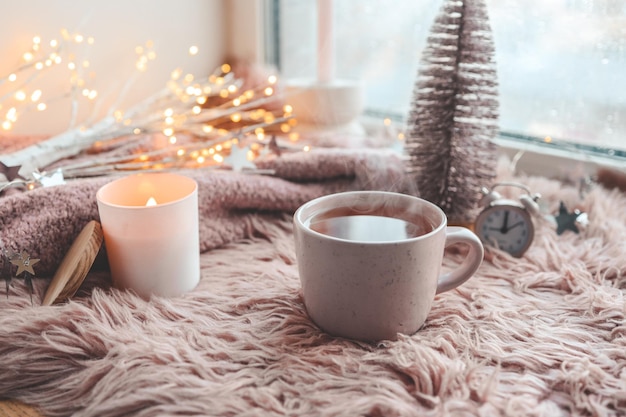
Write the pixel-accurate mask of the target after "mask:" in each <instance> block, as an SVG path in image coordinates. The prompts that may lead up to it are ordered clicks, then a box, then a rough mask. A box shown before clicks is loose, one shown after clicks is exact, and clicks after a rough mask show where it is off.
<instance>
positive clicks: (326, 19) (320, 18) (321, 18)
mask: <svg viewBox="0 0 626 417" xmlns="http://www.w3.org/2000/svg"><path fill="white" fill-rule="evenodd" d="M333 36H334V35H333V0H317V80H318V81H319V82H321V83H329V82H331V81H332V80H333V78H334V73H335V62H334V59H335V56H334V55H335V44H334V39H333Z"/></svg>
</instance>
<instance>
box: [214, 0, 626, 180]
mask: <svg viewBox="0 0 626 417" xmlns="http://www.w3.org/2000/svg"><path fill="white" fill-rule="evenodd" d="M224 1H225V2H227V3H230V7H231V17H232V16H236V17H237V21H238V25H237V26H239V27H238V28H236V29H237V30H241V31H242V33H241V34H240V36H237V35H234V34H233V33H232V32H233V31H234V30H235V26H236V25H235V24H234V23H236V22H235V21H234V19H231V22H230V23H231V24H230V25H229V26H230V28H231V29H230V31H231V34H230V36H231V37H232V38H233V39H235V38H236V39H238V42H237V43H236V44H231V46H232V47H233V48H232V49H231V50H233V52H234V54H235V56H237V57H241V58H244V59H247V60H248V61H251V62H256V63H259V64H264V65H268V66H273V67H275V68H277V70H280V59H281V57H280V56H279V52H278V51H279V48H278V42H279V28H278V24H279V23H278V19H276V18H275V13H277V12H278V7H279V6H278V5H279V0H224ZM252 3H253V6H252V7H251V4H252ZM242 18H243V22H248V25H244V26H245V27H243V28H242V27H241V26H242V25H241V22H242V21H241V19H242ZM250 22H253V23H252V24H250ZM376 116H377V117H380V118H381V121H382V118H384V117H385V115H376ZM376 116H373V115H367V114H366V115H364V118H365V119H367V120H369V121H370V122H371V121H372V120H373V119H374V118H375V117H376ZM387 116H389V117H392V119H394V118H393V115H387ZM296 117H297V116H296ZM395 119H398V117H397V115H396V117H395ZM365 123H367V121H366V122H365ZM394 123H398V124H400V123H402V122H400V121H394ZM402 124H403V123H402ZM495 142H496V144H497V145H498V150H499V152H500V153H501V154H503V155H506V156H507V157H509V159H511V160H512V161H514V163H515V171H516V172H518V173H525V174H528V175H540V176H544V177H548V178H561V177H563V176H565V175H567V174H568V172H565V170H564V169H563V168H562V167H567V168H568V169H570V170H571V169H572V167H576V170H577V173H578V174H581V175H589V176H593V175H594V174H595V173H596V172H597V171H598V169H600V168H611V169H616V170H619V171H622V172H626V151H623V150H615V151H614V152H613V154H612V155H611V154H608V152H607V150H606V149H605V148H599V147H594V146H590V145H580V144H576V143H572V142H566V141H554V142H546V141H544V140H542V139H540V138H535V137H530V136H522V135H517V134H510V133H506V132H501V133H500V134H499V137H498V138H497V139H496V140H495Z"/></svg>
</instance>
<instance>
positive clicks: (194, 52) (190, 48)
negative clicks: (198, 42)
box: [189, 45, 198, 56]
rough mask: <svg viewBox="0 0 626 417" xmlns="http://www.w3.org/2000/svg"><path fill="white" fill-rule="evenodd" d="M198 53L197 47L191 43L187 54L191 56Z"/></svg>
mask: <svg viewBox="0 0 626 417" xmlns="http://www.w3.org/2000/svg"><path fill="white" fill-rule="evenodd" d="M197 54H198V47H197V46H195V45H193V46H190V47H189V55H191V56H193V55H197Z"/></svg>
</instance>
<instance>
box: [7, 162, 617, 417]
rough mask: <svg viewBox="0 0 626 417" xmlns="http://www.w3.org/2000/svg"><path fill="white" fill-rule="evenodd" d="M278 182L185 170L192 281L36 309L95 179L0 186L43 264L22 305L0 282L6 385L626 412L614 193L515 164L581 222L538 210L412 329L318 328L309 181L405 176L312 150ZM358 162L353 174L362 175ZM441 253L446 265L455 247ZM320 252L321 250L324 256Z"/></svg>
mask: <svg viewBox="0 0 626 417" xmlns="http://www.w3.org/2000/svg"><path fill="white" fill-rule="evenodd" d="M273 164H274V165H273V166H274V167H275V168H276V169H277V176H276V177H261V176H247V175H244V174H233V173H212V174H207V173H199V172H190V173H189V174H190V175H192V176H194V177H195V178H196V179H197V180H198V182H199V184H200V201H201V208H200V210H201V223H202V225H201V240H202V250H203V254H202V256H201V262H202V278H201V281H200V284H199V285H198V287H197V288H196V289H195V290H193V291H191V292H189V293H188V294H185V295H184V296H181V297H177V298H172V299H166V298H159V297H154V298H152V299H151V300H149V301H146V300H142V299H141V298H138V297H136V296H134V295H133V294H131V293H129V292H123V291H119V290H116V289H113V288H111V287H110V281H109V277H108V275H107V273H106V272H97V271H95V272H93V273H91V274H90V276H89V277H88V281H87V282H86V283H85V285H84V286H83V288H82V289H81V290H80V291H79V293H78V294H77V295H76V296H75V298H74V299H73V300H72V301H70V302H69V303H67V304H64V305H59V306H52V307H40V306H37V303H38V302H39V301H40V300H41V298H42V295H43V292H44V291H45V288H46V286H47V283H48V280H47V279H46V277H47V276H49V274H50V273H51V272H52V271H53V270H54V268H55V265H56V264H57V263H58V261H59V258H60V257H61V256H62V254H63V253H64V252H65V250H66V249H65V248H66V247H67V246H68V245H69V244H70V243H71V241H72V239H73V236H75V235H76V234H77V233H78V231H79V230H80V228H81V227H82V225H83V224H84V223H86V222H87V221H88V220H90V219H92V218H95V217H96V216H97V211H96V208H95V201H94V195H95V191H96V190H97V188H98V187H99V186H100V185H101V184H102V183H103V182H104V181H107V180H89V181H81V182H76V183H74V184H72V185H66V186H62V187H58V188H49V189H40V190H36V191H33V192H30V193H24V194H18V195H11V196H5V197H0V227H1V229H0V237H1V238H2V240H3V241H4V242H5V243H8V244H10V245H11V246H12V247H13V248H14V249H18V248H28V249H29V251H30V252H31V254H33V256H36V257H40V258H41V259H42V261H41V263H40V265H41V268H40V269H38V270H37V272H38V275H39V276H41V278H39V279H36V280H35V287H36V288H35V296H34V300H35V302H34V304H35V305H34V306H31V303H30V298H29V295H28V291H27V289H26V287H25V286H24V285H23V282H22V281H21V280H17V279H14V280H13V284H12V287H11V290H10V293H9V295H8V298H7V297H6V296H5V294H4V286H1V287H0V398H2V397H8V398H18V399H21V400H23V401H24V402H26V403H29V404H33V405H36V406H38V407H39V408H40V409H41V410H42V412H43V413H44V414H46V415H50V416H65V415H74V416H128V415H136V416H172V415H202V416H206V415H219V416H222V415H228V416H232V415H244V416H245V415H262V416H273V415H276V416H279V415H281V416H282V415H329V416H330V415H333V416H334V415H351V416H352V415H363V416H444V415H458V416H469V415H480V416H566V415H576V416H617V415H624V413H625V412H626V371H624V369H626V323H625V322H624V315H625V314H626V304H625V294H624V291H625V289H626V212H625V211H624V210H623V207H626V197H625V196H624V195H623V194H620V193H619V192H617V191H607V190H604V189H602V188H599V187H598V188H595V189H593V190H592V191H591V192H590V193H589V194H587V195H586V196H585V197H584V198H583V199H579V197H578V194H577V192H576V190H574V189H573V188H569V187H567V186H564V185H563V184H560V183H558V182H556V181H549V180H545V179H537V178H517V180H520V181H523V182H524V183H525V184H526V185H528V186H529V187H531V189H532V190H533V191H537V192H540V193H542V194H543V196H544V201H546V202H547V205H546V210H548V211H551V210H555V209H556V207H558V203H559V201H560V200H564V201H565V203H566V204H567V205H568V207H571V208H573V207H575V206H577V207H578V208H580V209H581V210H583V211H586V212H587V213H588V215H589V218H590V224H589V226H588V228H587V229H586V230H585V231H584V232H583V233H581V234H578V235H577V234H574V233H572V232H566V233H564V234H563V235H560V236H557V235H556V233H555V231H554V229H553V228H552V227H551V226H550V225H548V224H547V223H546V222H539V224H538V231H537V236H536V240H535V242H534V244H533V246H532V247H531V249H530V250H529V251H528V252H527V254H526V255H525V256H524V257H523V258H521V259H515V258H512V257H510V256H508V255H506V254H503V253H500V252H490V253H489V254H488V256H487V258H486V260H485V262H484V264H483V265H482V266H481V268H480V270H479V272H478V274H477V275H476V276H475V277H473V278H472V279H470V280H469V281H468V282H467V283H465V284H464V285H462V286H461V287H459V288H458V289H456V290H453V291H450V292H447V293H444V294H441V295H439V296H438V297H437V298H436V300H435V302H434V306H433V309H432V311H431V313H430V315H429V317H428V319H427V322H426V324H425V326H424V327H423V328H422V329H421V330H420V331H418V332H417V333H416V334H414V335H410V336H401V337H400V338H399V340H397V341H393V342H392V341H385V342H381V343H379V344H366V343H356V342H352V341H348V340H342V339H338V338H333V337H330V336H328V335H326V334H324V333H323V332H321V331H320V330H319V329H318V328H317V327H316V326H315V325H314V324H313V323H312V322H311V321H310V320H309V319H308V317H307V315H306V311H305V309H304V306H303V304H302V299H301V297H300V292H299V280H298V274H297V267H296V263H295V255H294V248H293V242H292V235H291V220H290V215H291V213H292V212H293V210H294V209H295V208H296V207H297V206H298V205H300V204H301V203H303V202H304V201H306V200H308V199H311V198H313V197H316V196H318V195H321V194H324V193H329V192H334V191H340V190H345V189H354V188H384V189H394V188H395V189H402V184H403V178H402V175H401V164H400V163H399V161H398V160H397V159H396V158H394V157H392V156H389V155H382V154H380V153H378V152H361V151H320V152H319V153H317V154H309V155H300V154H298V155H291V156H288V157H285V158H284V159H281V160H277V161H274V162H273ZM365 174H367V175H365ZM459 259H460V255H459V254H456V253H449V254H448V257H447V258H446V261H445V267H446V268H449V267H452V266H454V265H455V264H456V263H457V262H459ZM320 262H323V260H320Z"/></svg>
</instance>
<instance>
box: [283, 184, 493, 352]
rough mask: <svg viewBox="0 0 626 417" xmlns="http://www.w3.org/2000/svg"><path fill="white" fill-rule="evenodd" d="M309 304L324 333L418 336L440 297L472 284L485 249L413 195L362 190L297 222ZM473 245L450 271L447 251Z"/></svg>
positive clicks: (319, 203) (303, 210)
mask: <svg viewBox="0 0 626 417" xmlns="http://www.w3.org/2000/svg"><path fill="white" fill-rule="evenodd" d="M293 224H294V234H295V247H296V257H297V262H298V270H299V274H300V281H301V285H302V295H303V299H304V304H305V307H306V309H307V312H308V314H309V316H310V318H311V319H312V320H313V321H314V322H315V323H316V324H317V325H318V326H319V327H320V328H321V329H322V330H324V331H326V332H328V333H330V334H332V335H335V336H340V337H345V338H350V339H357V340H365V341H377V340H384V339H396V338H397V334H398V333H403V334H412V333H415V332H416V331H417V330H419V328H420V327H421V326H422V325H423V324H424V322H425V321H426V317H427V315H428V312H429V311H430V309H431V306H432V303H433V300H434V298H435V295H436V294H439V293H441V292H444V291H448V290H451V289H453V288H456V287H457V286H459V285H461V284H462V283H464V282H465V281H466V280H468V279H469V278H470V277H471V276H472V275H473V274H474V273H475V272H476V270H477V269H478V267H479V266H480V264H481V263H482V259H483V255H484V249H483V246H482V243H481V242H480V239H478V237H477V236H476V235H475V234H474V233H472V232H471V231H470V230H469V229H466V228H462V227H448V226H447V218H446V215H445V214H444V212H443V211H442V210H441V209H440V208H439V207H437V206H436V205H434V204H432V203H430V202H428V201H426V200H423V199H420V198H417V197H414V196H410V195H406V194H399V193H391V192H383V191H354V192H343V193H338V194H331V195H327V196H323V197H320V198H317V199H314V200H312V201H309V202H308V203H305V204H304V205H302V206H301V207H300V208H299V209H298V210H297V211H296V212H295V214H294V218H293ZM456 244H464V245H467V246H468V247H469V250H468V251H467V255H466V257H465V259H464V261H463V262H462V264H461V265H460V266H459V267H458V268H457V269H454V270H452V271H450V272H446V273H442V272H441V270H442V261H443V257H444V249H445V248H446V247H448V246H450V245H456Z"/></svg>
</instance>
